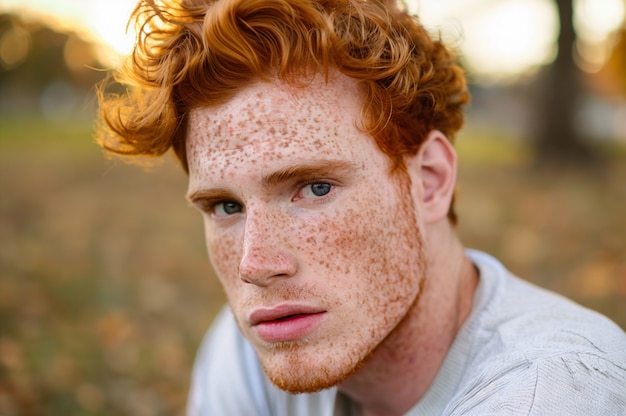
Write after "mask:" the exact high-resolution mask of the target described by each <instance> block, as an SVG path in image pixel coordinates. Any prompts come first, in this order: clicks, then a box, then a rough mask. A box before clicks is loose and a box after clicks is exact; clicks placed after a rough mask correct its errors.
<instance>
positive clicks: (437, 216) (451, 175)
mask: <svg viewBox="0 0 626 416" xmlns="http://www.w3.org/2000/svg"><path fill="white" fill-rule="evenodd" d="M405 164H406V167H407V172H408V174H409V176H410V178H411V182H412V187H413V190H412V191H413V193H414V198H416V199H415V201H416V203H418V204H419V205H420V206H421V209H420V211H421V213H422V220H423V221H424V223H425V224H432V223H434V222H437V221H439V220H441V219H443V218H446V217H447V215H448V210H449V209H450V204H451V203H452V197H453V195H454V190H455V187H456V170H457V157H456V151H455V150H454V147H453V146H452V143H450V141H449V140H448V139H447V138H446V136H444V134H443V133H441V132H440V131H438V130H432V131H431V132H430V133H428V136H427V137H426V140H425V141H424V143H422V145H421V147H420V150H419V151H418V152H417V153H416V154H415V155H412V156H409V157H407V158H405Z"/></svg>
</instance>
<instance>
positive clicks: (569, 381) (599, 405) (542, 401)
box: [450, 353, 626, 416]
mask: <svg viewBox="0 0 626 416" xmlns="http://www.w3.org/2000/svg"><path fill="white" fill-rule="evenodd" d="M489 367H491V368H487V369H486V370H485V371H484V372H483V374H481V375H480V376H479V377H477V379H476V381H475V383H474V384H473V385H472V386H471V388H470V389H469V391H468V392H467V394H465V395H464V396H465V397H464V398H463V400H462V401H460V403H459V405H458V406H454V409H453V410H452V411H451V412H450V414H452V415H464V416H477V415H480V416H486V415H487V416H488V415H504V416H527V415H528V416H530V415H532V416H561V415H568V416H601V415H602V416H604V415H606V416H624V415H626V368H623V367H621V366H620V365H618V364H616V363H614V362H612V361H610V360H609V359H607V358H606V357H601V356H599V355H596V354H590V353H565V354H558V355H555V356H548V357H543V358H540V359H537V360H535V361H524V360H520V361H517V364H516V365H514V366H508V367H507V368H505V369H503V368H500V369H497V367H498V366H497V363H496V365H495V366H489ZM494 369H495V370H496V371H494Z"/></svg>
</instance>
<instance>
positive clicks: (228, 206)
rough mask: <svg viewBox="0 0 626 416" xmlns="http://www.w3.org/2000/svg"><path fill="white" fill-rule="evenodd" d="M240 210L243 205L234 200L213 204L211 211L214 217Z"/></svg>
mask: <svg viewBox="0 0 626 416" xmlns="http://www.w3.org/2000/svg"><path fill="white" fill-rule="evenodd" d="M241 211H243V207H242V206H241V204H240V203H238V202H235V201H224V202H220V203H218V204H215V205H214V206H213V213H214V214H215V216H216V217H228V216H229V215H233V214H237V213H238V212H241Z"/></svg>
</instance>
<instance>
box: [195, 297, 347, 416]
mask: <svg viewBox="0 0 626 416" xmlns="http://www.w3.org/2000/svg"><path fill="white" fill-rule="evenodd" d="M334 397H335V391H333V390H328V391H324V392H320V393H317V394H300V395H292V394H289V393H286V392H284V391H282V390H279V389H278V388H277V387H275V386H274V385H272V384H271V383H270V382H269V380H268V379H267V378H266V377H265V375H264V373H263V370H262V368H261V364H260V362H259V360H258V358H257V356H256V353H255V351H254V349H253V348H252V346H251V345H250V343H249V342H248V341H247V340H246V339H245V338H244V337H243V335H242V334H241V332H240V331H239V328H238V327H237V324H236V322H235V319H234V317H233V315H232V313H231V311H230V309H229V308H228V307H224V308H223V309H222V311H221V312H220V313H219V314H218V316H217V317H216V318H215V321H214V322H213V324H212V326H211V328H210V329H209V331H208V332H207V334H206V335H205V337H204V340H203V341H202V344H201V346H200V348H199V350H198V353H197V356H196V361H195V363H194V369H193V374H192V380H191V388H190V392H189V397H188V402H187V415H188V416H209V415H211V416H221V415H225V416H226V415H242V416H245V415H251V416H252V415H254V416H264V415H267V416H270V415H271V416H287V415H292V414H298V415H303V416H306V415H325V414H332V413H328V410H326V409H331V408H332V403H333V402H334Z"/></svg>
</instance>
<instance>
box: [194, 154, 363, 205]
mask: <svg viewBox="0 0 626 416" xmlns="http://www.w3.org/2000/svg"><path fill="white" fill-rule="evenodd" d="M355 170H357V165H356V164H355V163H351V162H346V161H339V160H329V161H324V162H320V163H314V164H308V165H297V166H289V167H286V168H284V169H279V170H277V171H275V172H272V173H270V174H268V175H264V176H263V177H262V178H261V186H263V188H272V187H275V186H278V185H280V184H283V183H287V182H294V181H295V182H297V181H302V180H309V179H313V178H325V177H330V176H336V175H342V174H346V173H348V172H351V171H355ZM233 198H234V196H233V193H232V192H231V191H229V190H228V189H226V188H214V189H199V190H197V191H193V192H190V193H189V194H188V195H187V200H189V202H191V203H198V202H199V201H215V200H227V199H233Z"/></svg>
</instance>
